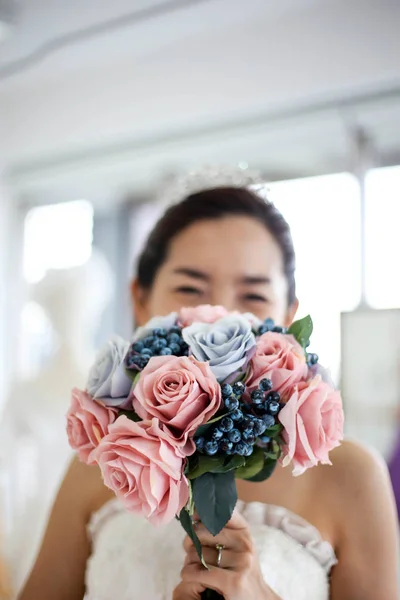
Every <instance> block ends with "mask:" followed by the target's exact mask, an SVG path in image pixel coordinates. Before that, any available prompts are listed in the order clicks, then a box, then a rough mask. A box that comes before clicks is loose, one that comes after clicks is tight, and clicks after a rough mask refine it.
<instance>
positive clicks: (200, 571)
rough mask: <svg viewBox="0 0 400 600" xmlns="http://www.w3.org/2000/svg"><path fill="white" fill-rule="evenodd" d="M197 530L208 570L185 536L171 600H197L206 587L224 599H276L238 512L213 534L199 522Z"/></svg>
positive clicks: (244, 522) (248, 532) (246, 527)
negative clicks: (183, 557)
mask: <svg viewBox="0 0 400 600" xmlns="http://www.w3.org/2000/svg"><path fill="white" fill-rule="evenodd" d="M196 533H197V536H198V538H199V540H200V542H201V545H202V547H203V557H204V560H205V562H206V563H207V565H208V566H209V567H210V570H207V569H205V568H204V567H203V565H202V564H201V562H200V559H199V557H198V556H197V552H196V549H195V547H194V545H193V542H192V541H191V540H190V538H188V537H187V538H186V539H185V542H184V548H185V550H186V560H185V565H184V567H183V569H182V572H181V577H182V583H181V585H180V586H178V587H177V588H176V590H175V592H174V594H175V595H174V596H173V600H198V599H199V598H200V597H201V593H202V592H203V591H204V590H205V589H207V588H210V589H212V590H215V591H217V592H218V593H219V594H221V596H223V597H224V598H225V600H248V599H249V598H251V599H252V600H279V598H278V597H277V596H276V595H275V594H274V592H273V591H272V590H271V589H270V588H269V587H268V586H267V585H266V583H265V582H264V580H263V577H262V574H261V570H260V565H259V561H258V557H257V554H256V552H255V549H254V545H253V541H252V538H251V535H250V531H249V529H248V526H247V523H246V521H245V520H244V518H243V517H242V516H241V515H240V514H239V513H237V512H235V513H234V515H233V517H232V519H231V520H230V521H229V523H228V524H227V525H226V527H225V528H224V529H223V530H222V531H221V533H219V534H218V535H217V536H216V537H214V536H213V535H211V533H209V532H208V531H207V529H206V528H205V527H204V525H202V524H201V523H199V524H198V525H197V526H196ZM218 547H220V548H221V547H222V550H218ZM218 562H219V564H218Z"/></svg>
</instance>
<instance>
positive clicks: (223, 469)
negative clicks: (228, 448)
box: [186, 454, 245, 479]
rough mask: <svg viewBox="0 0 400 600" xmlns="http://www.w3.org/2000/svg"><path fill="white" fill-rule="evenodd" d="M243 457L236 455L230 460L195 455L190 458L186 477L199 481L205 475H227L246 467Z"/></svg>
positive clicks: (220, 457) (221, 457)
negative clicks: (229, 472) (243, 466)
mask: <svg viewBox="0 0 400 600" xmlns="http://www.w3.org/2000/svg"><path fill="white" fill-rule="evenodd" d="M244 463H245V459H244V457H243V456H239V455H237V454H235V455H234V456H232V457H231V458H229V459H228V460H227V459H226V458H225V457H224V456H207V455H205V454H195V455H194V457H193V458H192V457H190V459H189V462H188V465H189V466H188V469H187V471H186V475H187V477H188V478H189V479H197V477H201V475H204V473H227V472H228V471H232V469H237V468H238V467H241V466H242V465H244Z"/></svg>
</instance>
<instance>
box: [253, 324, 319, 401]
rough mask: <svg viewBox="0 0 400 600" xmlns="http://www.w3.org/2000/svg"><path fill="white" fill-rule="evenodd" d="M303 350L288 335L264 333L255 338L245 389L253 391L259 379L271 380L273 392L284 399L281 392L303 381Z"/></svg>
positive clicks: (304, 376) (304, 361)
mask: <svg viewBox="0 0 400 600" xmlns="http://www.w3.org/2000/svg"><path fill="white" fill-rule="evenodd" d="M307 373H308V368H307V364H306V359H305V356H304V350H303V349H302V347H301V346H300V344H299V343H298V342H297V341H296V340H295V339H294V337H293V336H292V335H286V334H285V335H283V334H282V333H274V332H272V331H268V332H267V333H264V334H263V335H261V336H260V337H259V338H257V345H256V353H255V355H254V356H253V358H252V360H251V361H250V368H249V374H248V378H247V381H246V385H247V387H248V389H249V390H250V391H252V390H253V389H256V388H257V387H258V386H259V384H260V381H261V380H262V379H271V380H272V383H273V389H274V390H275V391H276V392H279V393H280V394H281V396H283V400H284V399H285V398H284V396H285V392H286V391H287V390H288V389H290V388H291V387H292V386H293V385H294V384H295V383H298V382H299V381H301V380H303V379H306V378H307Z"/></svg>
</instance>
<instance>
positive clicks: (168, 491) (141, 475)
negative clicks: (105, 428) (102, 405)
mask: <svg viewBox="0 0 400 600" xmlns="http://www.w3.org/2000/svg"><path fill="white" fill-rule="evenodd" d="M96 459H97V462H98V464H99V466H100V469H101V472H102V475H103V479H104V483H105V485H106V486H107V487H109V488H110V489H111V490H112V491H113V492H114V493H115V494H116V496H117V498H119V500H120V501H121V502H122V504H124V506H125V507H126V508H127V509H128V510H129V511H132V512H135V513H137V514H139V515H141V516H142V517H145V518H146V519H148V520H149V521H150V522H151V523H153V524H155V525H163V524H165V523H168V522H170V521H172V519H173V518H174V517H175V515H177V514H178V513H179V512H180V511H181V509H182V508H183V507H184V506H185V504H186V503H187V501H188V498H189V484H188V481H187V479H186V477H185V476H184V474H183V470H184V459H183V458H182V457H180V456H178V455H177V454H176V452H175V449H174V447H173V446H171V444H170V443H169V440H168V436H167V435H165V434H164V433H163V431H161V429H160V427H159V424H158V421H157V419H153V420H152V421H141V422H139V423H135V422H134V421H131V420H129V419H128V418H127V417H125V416H121V417H119V418H118V419H117V420H116V421H115V423H114V424H113V425H111V426H110V428H109V434H108V435H106V436H105V437H104V438H103V439H102V440H101V442H100V444H99V445H98V447H97V449H96Z"/></svg>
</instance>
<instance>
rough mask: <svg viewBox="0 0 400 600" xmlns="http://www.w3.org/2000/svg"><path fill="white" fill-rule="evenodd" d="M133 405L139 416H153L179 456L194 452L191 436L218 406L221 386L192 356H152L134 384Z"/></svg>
mask: <svg viewBox="0 0 400 600" xmlns="http://www.w3.org/2000/svg"><path fill="white" fill-rule="evenodd" d="M132 403H133V407H134V409H135V411H136V413H137V414H138V415H139V417H141V418H142V419H151V418H152V417H156V418H157V419H159V421H160V427H161V429H163V431H165V432H167V433H168V435H169V437H170V438H171V443H172V444H173V445H174V446H175V447H177V448H179V450H178V451H179V453H180V454H181V455H182V456H189V455H190V454H193V452H194V451H195V445H194V442H193V439H191V437H190V436H191V435H192V434H194V432H195V431H196V429H197V428H198V427H199V426H200V425H202V424H203V423H206V422H207V421H209V420H210V419H211V417H212V416H213V415H214V414H215V413H216V412H217V410H218V409H219V407H220V405H221V388H220V386H219V384H218V382H217V380H216V378H215V376H214V375H213V372H212V371H211V368H210V366H209V365H208V364H207V363H205V362H198V361H197V360H196V359H195V358H193V357H192V356H189V357H188V356H179V357H178V356H155V357H153V358H151V359H150V360H149V362H148V364H147V366H146V367H145V368H144V369H143V371H142V373H141V375H140V378H139V381H138V383H137V384H136V386H135V388H134V391H133V397H132Z"/></svg>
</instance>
